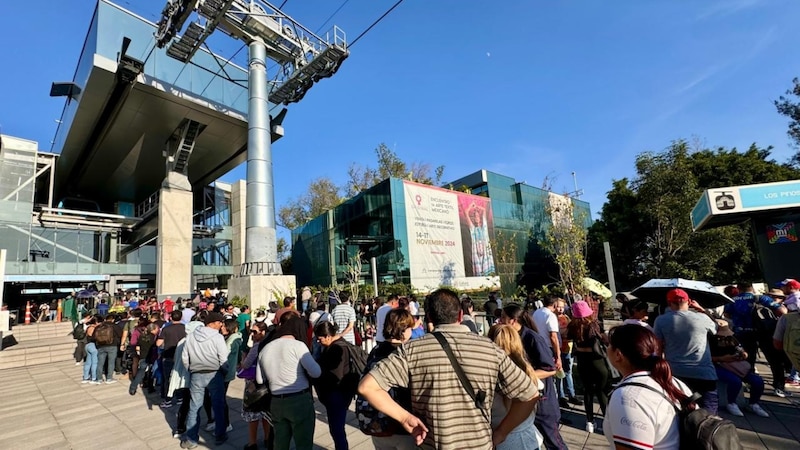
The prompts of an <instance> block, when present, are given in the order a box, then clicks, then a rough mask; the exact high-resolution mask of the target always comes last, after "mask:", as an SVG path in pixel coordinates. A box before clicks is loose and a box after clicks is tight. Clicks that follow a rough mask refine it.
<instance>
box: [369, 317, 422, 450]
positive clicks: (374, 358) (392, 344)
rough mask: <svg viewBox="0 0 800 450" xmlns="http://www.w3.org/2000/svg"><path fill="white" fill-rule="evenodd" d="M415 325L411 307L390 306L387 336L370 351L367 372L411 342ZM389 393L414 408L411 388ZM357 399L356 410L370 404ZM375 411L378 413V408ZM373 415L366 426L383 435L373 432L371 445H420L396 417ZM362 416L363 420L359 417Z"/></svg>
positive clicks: (404, 449) (389, 448) (382, 448)
mask: <svg viewBox="0 0 800 450" xmlns="http://www.w3.org/2000/svg"><path fill="white" fill-rule="evenodd" d="M415 325H416V320H415V319H414V316H412V315H411V312H410V311H408V310H406V309H400V308H396V309H392V310H390V311H389V312H388V313H387V314H386V318H385V319H384V322H383V336H384V338H385V340H384V341H383V342H379V343H378V345H376V346H375V348H373V349H372V351H371V352H370V354H369V357H368V358H367V366H366V368H365V369H364V373H368V372H369V371H370V370H372V368H373V367H375V366H376V365H377V364H378V363H379V362H381V361H383V360H384V359H386V358H388V357H389V355H391V354H392V353H394V351H395V350H397V349H398V348H399V347H401V346H402V345H403V344H404V343H406V342H408V341H409V340H410V339H411V333H412V331H413V328H414V327H415ZM389 395H390V396H391V397H392V398H393V399H394V400H395V401H396V402H397V403H398V404H400V406H402V407H403V408H405V409H406V410H407V411H411V391H410V390H409V389H406V388H391V389H389ZM356 402H357V404H356V411H358V410H359V406H363V407H366V408H369V403H368V402H367V400H366V399H365V398H364V397H358V398H357V400H356ZM374 411H376V413H377V410H374ZM371 419H372V421H371V422H369V423H366V425H365V426H368V427H369V428H370V429H371V430H372V431H380V433H381V436H372V445H374V446H375V450H412V449H415V448H417V446H416V444H415V443H414V438H412V437H411V435H410V434H408V432H407V431H406V430H405V429H404V428H403V426H402V425H400V424H399V423H398V422H397V421H396V420H394V419H392V418H391V417H388V416H385V415H383V414H376V415H375V417H371ZM359 420H361V418H360V417H359ZM362 429H363V428H362Z"/></svg>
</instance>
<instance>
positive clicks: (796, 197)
mask: <svg viewBox="0 0 800 450" xmlns="http://www.w3.org/2000/svg"><path fill="white" fill-rule="evenodd" d="M739 196H740V198H741V200H742V205H741V206H742V208H764V207H773V206H778V207H780V206H792V205H796V204H800V182H794V183H780V184H778V183H775V184H773V183H770V184H765V185H761V186H748V187H741V188H739Z"/></svg>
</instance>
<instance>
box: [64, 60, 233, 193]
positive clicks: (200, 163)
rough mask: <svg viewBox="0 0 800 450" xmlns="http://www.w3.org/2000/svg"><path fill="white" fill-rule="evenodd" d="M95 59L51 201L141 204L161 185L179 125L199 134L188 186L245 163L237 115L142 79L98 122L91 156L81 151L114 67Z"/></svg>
mask: <svg viewBox="0 0 800 450" xmlns="http://www.w3.org/2000/svg"><path fill="white" fill-rule="evenodd" d="M98 59H103V58H102V57H97V55H96V58H95V65H94V66H93V67H92V70H91V73H90V75H89V77H88V81H87V83H86V85H85V86H84V87H83V92H82V93H81V98H80V102H79V104H78V107H77V110H76V112H75V116H74V118H73V120H72V123H71V126H70V128H69V131H68V132H67V135H66V138H65V140H64V145H63V148H62V149H61V157H60V158H59V162H58V170H57V171H56V185H57V196H64V195H82V196H85V197H88V198H93V199H96V200H108V201H129V202H138V201H140V200H142V199H144V198H146V197H147V196H149V195H150V194H152V193H153V192H154V191H156V190H157V189H158V188H159V187H160V185H161V182H162V181H163V179H164V177H165V174H166V172H165V158H164V156H163V154H162V152H163V151H164V148H165V142H166V141H167V140H168V139H169V137H170V136H171V135H172V133H173V132H174V131H175V129H176V128H177V127H178V126H179V125H180V124H181V122H182V121H183V120H184V119H186V118H188V119H192V120H194V121H197V122H200V123H202V124H204V125H205V126H206V127H205V129H204V130H203V132H202V133H201V134H200V135H199V136H198V138H197V142H196V145H195V149H194V151H193V153H192V156H191V160H190V161H189V181H190V182H191V183H192V185H193V186H200V185H205V184H208V183H210V182H212V181H214V180H215V179H217V178H219V177H220V176H222V175H224V174H225V173H227V172H228V171H230V170H231V169H233V168H234V167H236V166H237V165H239V164H241V163H242V162H244V161H245V160H246V152H245V151H244V150H245V148H246V144H247V122H246V118H245V117H244V115H243V114H242V113H239V112H237V111H232V110H230V109H225V108H224V107H222V106H219V105H214V104H211V103H209V102H208V101H207V100H205V99H198V98H191V97H190V96H189V95H188V94H185V93H183V92H181V91H179V90H176V89H174V88H172V87H170V86H169V85H164V84H162V83H161V82H159V81H158V80H155V79H152V78H150V77H147V76H145V75H140V76H139V81H140V82H138V83H135V84H134V85H133V87H132V89H131V90H130V92H129V93H128V95H127V96H126V97H125V98H124V99H123V100H122V102H121V105H120V108H119V112H118V113H117V114H116V116H115V117H113V118H110V119H108V118H106V119H108V120H109V123H108V124H107V126H106V130H105V131H104V132H103V133H102V134H101V136H100V137H99V138H98V139H97V143H96V145H95V146H94V147H95V148H94V149H90V148H87V147H88V146H90V142H89V141H90V136H91V135H92V133H93V131H94V130H95V128H96V127H99V126H101V124H102V121H103V119H104V118H103V117H102V116H103V112H104V107H105V105H106V103H107V102H108V101H109V97H110V96H111V92H112V90H113V89H114V85H115V83H117V81H116V77H115V73H114V68H115V67H114V66H115V64H113V63H112V64H107V63H109V62H110V61H106V64H103V61H98ZM98 63H99V64H98ZM109 66H111V67H109ZM141 81H144V82H141ZM168 89H169V92H167V90H168ZM83 152H86V154H85V155H83V157H82V155H81V154H82V153H83ZM76 163H77V164H80V166H81V167H76ZM76 174H79V176H76Z"/></svg>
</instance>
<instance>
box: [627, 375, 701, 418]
mask: <svg viewBox="0 0 800 450" xmlns="http://www.w3.org/2000/svg"><path fill="white" fill-rule="evenodd" d="M622 386H637V387H642V388H645V389H649V390H651V391H653V392H655V393H657V394H658V395H660V396H662V397H664V398H665V399H666V400H667V401H668V402H669V403H670V405H672V407H673V408H675V412H677V413H678V414H680V412H681V408H683V409H684V410H687V409H689V405H691V404H692V403H694V402H696V401H697V400H700V399H701V398H702V395H700V394H698V393H697V392H693V393H692V395H689V396H687V397H686V398H685V399H683V400H681V402H680V403H681V408H679V407H678V406H677V405H675V402H673V401H672V400H670V398H669V397H667V395H666V394H665V393H663V392H661V391H659V390H658V389H656V388H654V387H653V386H648V385H646V384H644V383H635V382H631V383H622V384H620V385H619V386H617V388H621V387H622Z"/></svg>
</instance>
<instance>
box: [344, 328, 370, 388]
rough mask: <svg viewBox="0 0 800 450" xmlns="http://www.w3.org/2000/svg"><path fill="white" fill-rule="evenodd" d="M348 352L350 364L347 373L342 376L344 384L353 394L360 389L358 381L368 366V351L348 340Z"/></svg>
mask: <svg viewBox="0 0 800 450" xmlns="http://www.w3.org/2000/svg"><path fill="white" fill-rule="evenodd" d="M344 342H345V343H347V354H348V358H349V365H348V370H347V374H345V375H344V377H342V382H341V384H342V386H343V387H344V388H345V389H346V390H347V392H350V393H352V394H355V393H356V391H358V383H359V382H360V381H361V377H362V376H363V375H364V370H365V369H366V368H367V356H368V355H367V352H365V351H364V350H363V349H362V348H361V347H358V346H356V345H353V344H351V343H349V342H347V341H344Z"/></svg>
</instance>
